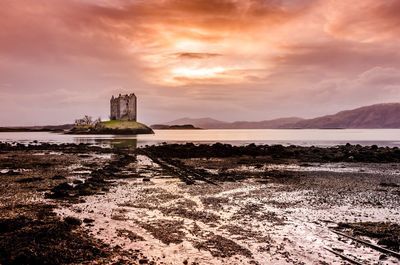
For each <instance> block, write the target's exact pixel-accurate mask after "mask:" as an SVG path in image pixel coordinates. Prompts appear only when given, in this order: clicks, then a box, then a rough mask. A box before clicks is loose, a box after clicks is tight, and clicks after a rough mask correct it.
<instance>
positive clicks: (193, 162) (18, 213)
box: [0, 144, 400, 264]
mask: <svg viewBox="0 0 400 265" xmlns="http://www.w3.org/2000/svg"><path fill="white" fill-rule="evenodd" d="M399 162H400V150H398V149H397V148H379V147H377V146H369V147H362V146H352V145H346V146H339V147H333V148H318V147H296V146H289V147H284V146H257V145H249V146H241V147H235V146H230V145H222V144H215V145H193V144H186V145H161V146H149V147H145V148H141V149H129V148H123V149H121V148H119V149H115V148H100V147H95V146H89V145H72V144H68V145H50V144H32V145H30V146H23V145H11V144H0V179H1V181H0V192H1V196H0V207H1V214H0V264H346V262H348V261H345V260H344V259H343V257H340V256H339V255H342V256H345V257H348V258H350V259H352V260H353V261H356V262H360V263H366V264H396V263H398V262H399V260H398V258H397V257H396V256H395V254H393V253H387V252H386V253H385V252H382V251H378V250H376V249H374V248H371V247H370V246H368V245H365V244H363V243H360V242H358V241H355V240H353V239H350V238H348V237H346V236H343V235H340V234H338V233H337V232H339V233H342V234H344V235H349V236H353V237H354V238H356V239H361V240H363V241H368V242H370V243H373V244H376V245H377V246H380V247H383V248H385V249H387V250H391V251H393V252H398V251H399V241H400V240H399V237H400V212H399V209H398V205H399V202H400V164H399ZM333 252H334V253H333ZM335 253H336V254H335Z"/></svg>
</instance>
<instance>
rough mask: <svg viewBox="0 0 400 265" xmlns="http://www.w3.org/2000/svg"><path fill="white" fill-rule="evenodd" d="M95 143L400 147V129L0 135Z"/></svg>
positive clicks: (9, 139)
mask: <svg viewBox="0 0 400 265" xmlns="http://www.w3.org/2000/svg"><path fill="white" fill-rule="evenodd" d="M34 140H37V141H39V142H50V143H92V144H106V145H108V144H112V145H137V146H143V145H146V144H149V145H150V144H158V143H162V142H167V143H182V142H193V143H215V142H223V143H230V144H237V145H241V144H248V143H256V144H283V145H290V144H296V145H304V146H309V145H318V146H332V145H338V144H345V143H352V144H362V145H372V144H377V145H380V146H399V147H400V129H374V130H371V129H357V130H356V129H348V130H269V129H266V130H251V129H250V130H156V131H155V134H154V135H138V136H112V135H64V134H56V133H47V132H29V133H0V141H3V142H19V143H29V142H32V141H34Z"/></svg>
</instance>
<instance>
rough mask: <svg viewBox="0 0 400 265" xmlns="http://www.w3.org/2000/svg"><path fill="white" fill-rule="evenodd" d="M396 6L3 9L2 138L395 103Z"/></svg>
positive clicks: (161, 0) (138, 0)
mask: <svg viewBox="0 0 400 265" xmlns="http://www.w3.org/2000/svg"><path fill="white" fill-rule="evenodd" d="M399 14H400V1H398V0H379V1H377V0H353V1H348V0H35V1H32V0H2V1H1V9H0V26H1V30H0V126H4V125H31V124H61V123H69V122H72V121H73V120H74V119H75V118H77V117H80V116H82V115H84V114H89V115H92V116H95V117H98V116H101V117H102V118H103V119H105V118H107V117H108V112H109V98H110V97H111V95H112V94H119V93H125V92H127V93H130V92H135V93H136V95H137V96H138V100H139V119H140V120H141V121H143V122H146V123H150V124H151V123H156V122H163V121H169V120H173V119H176V118H181V117H207V116H209V117H214V118H217V119H221V120H227V121H233V120H263V119H271V118H278V117H284V116H300V117H315V116H318V115H322V114H329V113H333V112H336V111H339V110H342V109H349V108H353V107H358V106H362V105H368V104H374V103H381V102H396V101H400V16H399Z"/></svg>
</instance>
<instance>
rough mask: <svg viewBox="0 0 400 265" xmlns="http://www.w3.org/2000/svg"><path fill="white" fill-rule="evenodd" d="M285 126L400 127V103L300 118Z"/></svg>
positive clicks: (325, 127) (321, 127)
mask: <svg viewBox="0 0 400 265" xmlns="http://www.w3.org/2000/svg"><path fill="white" fill-rule="evenodd" d="M284 127H286V128H301V129H305V128H310V129H311V128H319V129H328V128H349V129H350V128H353V129H379V128H400V103H386V104H376V105H371V106H366V107H361V108H357V109H353V110H346V111H341V112H338V113H336V114H334V115H327V116H322V117H318V118H315V119H308V120H302V121H299V122H296V123H293V124H288V125H286V126H284Z"/></svg>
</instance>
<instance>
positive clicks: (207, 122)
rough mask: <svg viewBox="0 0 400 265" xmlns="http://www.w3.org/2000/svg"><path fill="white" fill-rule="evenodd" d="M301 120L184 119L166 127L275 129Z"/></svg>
mask: <svg viewBox="0 0 400 265" xmlns="http://www.w3.org/2000/svg"><path fill="white" fill-rule="evenodd" d="M301 120H303V119H301V118H297V117H290V118H281V119H274V120H265V121H258V122H251V121H236V122H224V121H219V120H215V119H212V118H199V119H191V118H182V119H178V120H174V121H170V122H166V123H164V125H168V126H172V125H185V124H192V125H193V126H195V127H198V128H204V129H275V128H279V127H282V126H285V125H289V124H293V123H295V122H298V121H301ZM154 126H155V125H153V126H152V128H154ZM157 126H160V125H157ZM155 129H156V128H155Z"/></svg>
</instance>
